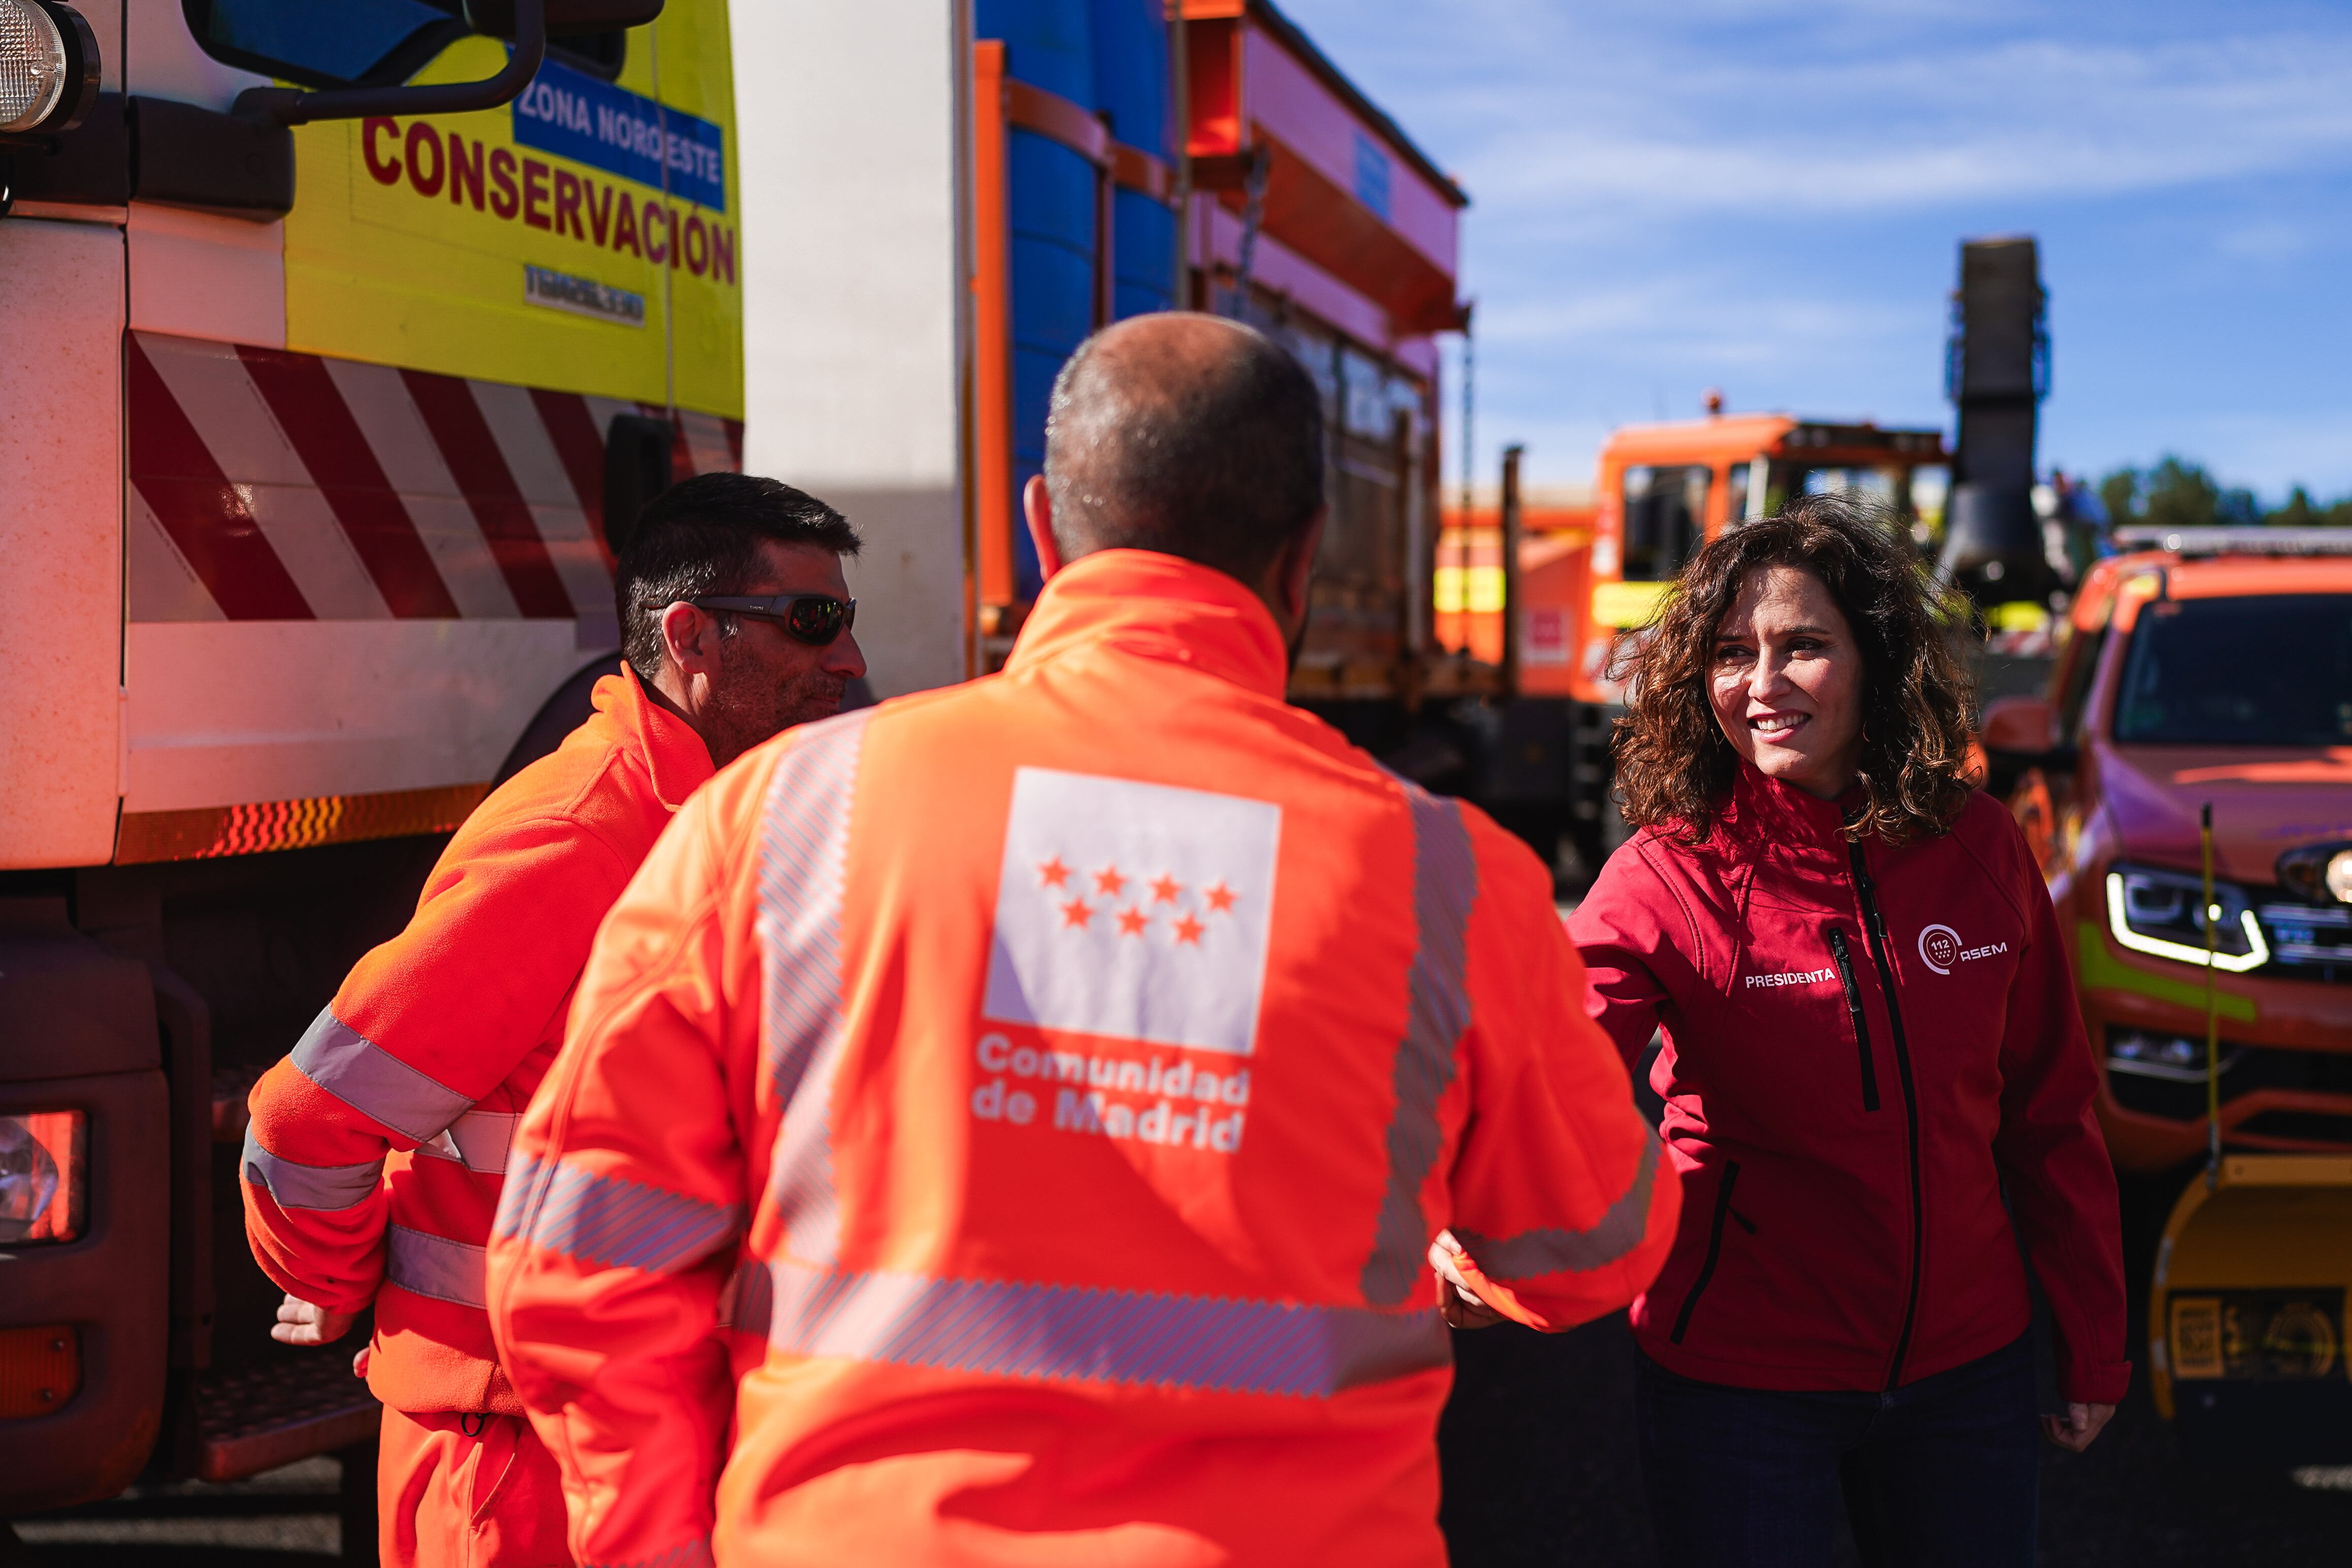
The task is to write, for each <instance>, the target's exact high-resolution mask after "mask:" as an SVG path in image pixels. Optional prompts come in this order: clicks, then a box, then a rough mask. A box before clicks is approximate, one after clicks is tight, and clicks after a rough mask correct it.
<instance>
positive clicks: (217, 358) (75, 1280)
mask: <svg viewBox="0 0 2352 1568" xmlns="http://www.w3.org/2000/svg"><path fill="white" fill-rule="evenodd" d="M0 83H5V84H8V90H13V91H15V92H16V98H15V99H0V174H4V175H5V185H6V195H5V202H6V211H5V216H0V301H5V304H0V541H5V548H6V554H7V557H8V562H9V565H8V570H7V571H6V573H5V575H0V657H5V660H6V662H7V664H8V666H9V667H10V669H11V671H12V672H13V675H14V679H13V680H12V681H11V684H10V685H11V700H10V703H9V711H8V714H7V716H6V718H5V721H0V788H5V790H6V793H7V796H8V800H9V807H8V810H7V811H6V812H5V814H0V1018H5V1023H0V1516H5V1515H6V1514H8V1513H12V1512H16V1511H22V1510H25V1509H28V1508H40V1507H50V1506H56V1505H59V1504H64V1503H69V1502H73V1501H77V1500H83V1499H89V1498H96V1497H103V1496H106V1495H109V1494H110V1493H112V1492H114V1491H116V1490H120V1489H121V1487H122V1486H123V1485H124V1484H125V1483H126V1482H128V1481H129V1480H131V1479H132V1478H133V1477H134V1476H135V1475H137V1474H138V1473H140V1471H141V1470H142V1468H144V1467H147V1466H148V1465H149V1464H150V1462H151V1458H152V1462H153V1464H154V1466H155V1467H156V1469H157V1470H158V1471H159V1472H170V1473H177V1474H194V1475H202V1476H205V1477H208V1478H212V1479H227V1478H231V1477H234V1476H237V1475H241V1474H246V1473H249V1472H251V1471H254V1470H257V1469H263V1468H267V1467H268V1466H269V1465H272V1464H275V1463H279V1462H283V1461H285V1460H287V1459H289V1458H298V1457H300V1456H301V1455H303V1454H305V1453H309V1452H314V1451H319V1450H321V1449H325V1448H335V1447H338V1446H341V1445H343V1444H348V1443H353V1442H359V1441H362V1440H365V1439H367V1438H368V1437H370V1436H371V1434H372V1431H373V1411H372V1409H371V1408H370V1407H369V1406H368V1403H367V1399H366V1395H365V1390H364V1387H363V1386H362V1385H359V1384H358V1383H357V1382H356V1381H355V1380H354V1379H353V1378H352V1376H351V1373H350V1369H349V1356H348V1354H345V1355H341V1356H337V1355H333V1354H324V1355H310V1356H303V1355H299V1354H295V1355H289V1354H284V1353H283V1347H278V1346H275V1345H273V1344H271V1343H269V1342H268V1338H267V1333H268V1323H269V1322H270V1319H271V1316H272V1304H273V1295H272V1292H271V1291H270V1290H269V1287H268V1283H267V1281H265V1280H263V1279H262V1277H261V1276H260V1275H259V1273H258V1271H257V1270H255V1269H254V1267H253V1265H252V1263H251V1261H250V1260H249V1259H248V1258H247V1256H246V1254H245V1244H244V1236H243V1230H242V1226H241V1224H240V1223H239V1221H238V1218H237V1196H236V1195H237V1181H236V1153H235V1147H234V1145H235V1144H236V1142H237V1141H238V1139H239V1137H240V1135H241V1120H242V1116H243V1094H244V1089H245V1087H246V1085H247V1083H248V1082H250V1081H251V1079H252V1078H253V1076H254V1075H255V1074H256V1073H257V1072H258V1071H259V1070H260V1068H261V1067H262V1066H263V1065H264V1064H266V1063H267V1062H268V1061H270V1060H272V1059H274V1058H275V1057H276V1056H277V1055H278V1054H279V1053H281V1052H282V1051H284V1050H286V1049H287V1045H288V1042H289V1040H292V1039H294V1038H295V1037H296V1035H297V1034H298V1033H299V1028H300V1019H301V1017H302V1016H303V1015H304V1014H305V1012H306V1011H307V1010H309V1009H310V1008H311V1007H312V1006H314V1005H315V1003H316V1001H317V999H318V998H320V997H323V996H325V995H326V994H328V993H329V992H330V991H331V989H332V988H333V986H334V984H335V982H336V980H337V979H338V978H339V977H340V976H341V972H342V970H343V969H344V968H345V967H347V966H348V965H349V964H350V963H351V962H352V959H353V958H354V957H355V956H357V955H358V954H359V953H360V952H362V951H363V950H364V949H365V948H366V947H367V946H369V945H371V944H372V943H373V942H374V941H376V940H379V939H381V938H382V937H383V936H386V935H388V934H389V933H390V932H391V931H393V930H395V929H397V928H398V927H399V925H401V924H402V923H403V922H404V919H405V917H406V913H407V908H408V906H409V905H410V904H412V903H413V901H414V899H415V893H416V890H417V888H418V886H419V885H420V883H421V882H422V879H423V875H424V873H425V870H426V868H427V867H428V866H429V865H430V863H431V862H432V859H433V857H434V855H435V853H436V852H437V849H438V847H439V844H440V841H441V839H440V837H439V835H442V834H445V833H446V831H448V830H450V829H451V828H453V827H454V826H455V825H456V824H457V822H458V821H461V820H462V819H463V818H464V817H465V815H466V813H467V810H470V809H471V808H472V806H473V805H474V803H475V802H477V801H478V800H480V799H481V798H482V796H483V794H484V793H485V792H486V791H487V790H488V789H489V788H490V787H491V786H492V784H493V783H494V782H495V781H496V780H498V779H499V778H501V777H502V776H503V775H504V774H506V773H508V772H510V771H512V770H513V769H514V768H516V767H518V766H520V763H521V762H522V761H524V760H527V759H528V758H530V756H532V755H535V754H536V752H537V751H538V750H541V749H544V748H545V747H547V746H548V745H549V744H551V741H552V739H553V737H554V736H555V735H556V734H559V733H560V732H561V730H562V728H563V727H565V724H566V722H567V716H568V714H569V713H570V711H571V706H572V705H573V704H576V702H577V700H578V696H579V694H580V692H581V691H582V689H583V686H584V684H585V683H586V681H587V680H588V679H589V678H590V677H592V676H593V674H595V673H597V672H599V671H601V670H603V669H605V668H608V667H609V666H610V664H611V662H612V659H613V656H614V650H615V649H616V647H617V635H616V632H617V628H616V624H615V620H614V608H613V598H612V561H613V548H614V543H615V542H616V540H617V538H619V537H620V533H619V530H620V528H622V527H623V526H624V525H625V520H626V519H627V518H628V517H631V516H633V515H634V508H635V507H636V505H638V504H639V503H640V502H641V501H642V500H643V499H644V498H645V497H646V495H648V494H649V493H651V492H652V491H653V490H656V489H658V488H659V487H660V486H662V485H664V484H666V483H667V482H668V481H669V479H670V478H671V477H673V476H683V475H685V474H687V473H690V472H697V471H701V470H706V469H712V468H726V467H731V466H734V465H737V464H739V463H740V454H741V443H742V431H743V426H742V423H741V421H742V413H743V374H742V356H741V341H742V331H741V322H742V315H743V308H742V298H743V277H742V267H743V250H742V243H741V223H740V194H739V187H738V183H737V171H736V160H735V152H736V147H735V136H734V130H733V121H734V114H733V95H734V75H733V65H732V60H731V57H730V49H729V40H728V29H727V19H726V11H725V7H724V5H721V4H718V3H716V0H673V3H672V4H670V5H667V6H666V7H665V6H664V5H662V4H661V3H660V0H546V3H544V4H542V0H511V3H509V4H506V5H496V6H493V5H483V4H479V3H478V4H476V5H473V7H472V8H471V9H470V11H468V10H466V9H464V8H461V7H459V6H457V5H454V4H452V5H431V4H425V3H421V0H418V3H412V0H386V3H384V4H379V5H369V6H363V7H361V6H353V7H343V6H337V7H326V6H320V5H312V4H308V3H306V0H186V3H185V4H182V3H180V0H77V3H76V4H74V5H60V4H54V3H51V0H0ZM28 83H29V84H30V85H29V86H27V85H26V84H28ZM535 721H536V722H535Z"/></svg>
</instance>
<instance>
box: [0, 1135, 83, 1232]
mask: <svg viewBox="0 0 2352 1568" xmlns="http://www.w3.org/2000/svg"><path fill="white" fill-rule="evenodd" d="M88 1205H89V1117H87V1116H86V1115H84V1114H83V1113H81V1112H79V1111H35V1112H32V1113H28V1114H17V1115H13V1116H0V1246H22V1245H25V1244H26V1243H30V1242H41V1241H71V1240H73V1239H75V1238H76V1237H78V1236H79V1235H80V1234H81V1233H82V1227H83V1226H84V1224H85V1223H86V1222H87V1215H86V1212H85V1211H86V1209H87V1207H88Z"/></svg>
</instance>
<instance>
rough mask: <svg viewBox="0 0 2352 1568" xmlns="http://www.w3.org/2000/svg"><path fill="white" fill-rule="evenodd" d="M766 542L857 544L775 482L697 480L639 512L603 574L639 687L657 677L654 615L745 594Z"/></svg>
mask: <svg viewBox="0 0 2352 1568" xmlns="http://www.w3.org/2000/svg"><path fill="white" fill-rule="evenodd" d="M770 540H773V541H774V542H776V543H778V544H786V545H814V546H816V547H817V548H818V549H829V550H831V551H832V552H833V553H834V554H835V555H856V553H857V552H858V550H859V549H861V548H862V547H863V546H864V544H865V541H864V540H863V539H861V538H858V537H857V530H856V528H851V527H850V526H849V519H848V518H846V517H843V516H842V515H841V514H840V513H839V512H836V511H835V510H834V509H833V508H832V507H828V506H826V505H825V504H824V502H823V501H820V500H818V499H817V498H816V497H814V496H812V495H810V494H808V493H807V492H806V491H803V490H795V489H793V487H792V486H790V485H787V484H785V483H784V482H783V481H782V480H781V479H763V478H761V477H760V476H756V475H751V474H698V475H696V476H694V477H693V478H691V479H686V480H681V481H680V482H679V483H677V484H675V485H672V486H670V487H669V488H668V489H667V490H664V491H663V492H662V493H661V494H660V495H658V496H656V497H654V498H653V499H652V500H650V501H648V502H646V507H645V510H644V511H642V512H640V513H638V514H637V522H636V527H635V528H633V529H631V530H630V532H629V536H628V542H627V543H626V544H625V545H623V546H622V547H621V559H620V561H619V563H618V565H617V566H616V567H615V569H614V572H613V606H614V612H615V613H616V614H618V615H619V617H620V621H621V656H622V657H623V658H625V659H626V660H628V662H629V665H630V667H631V668H632V669H634V670H635V671H636V672H637V674H638V676H639V678H640V679H643V680H646V681H651V680H652V679H653V678H654V677H655V676H656V675H657V674H660V673H661V664H662V639H661V617H662V612H663V611H665V610H667V609H668V608H669V607H670V606H671V605H673V604H676V603H677V601H679V600H682V599H696V598H699V597H701V596H702V595H704V594H708V593H741V592H743V591H746V590H747V589H749V588H750V587H751V581H752V578H753V576H754V574H755V573H756V572H757V571H758V570H759V564H760V547H761V545H762V544H764V543H766V542H768V541H770ZM734 626H735V622H734V618H733V617H731V616H728V615H720V616H719V628H720V632H721V634H722V635H732V634H733V632H734Z"/></svg>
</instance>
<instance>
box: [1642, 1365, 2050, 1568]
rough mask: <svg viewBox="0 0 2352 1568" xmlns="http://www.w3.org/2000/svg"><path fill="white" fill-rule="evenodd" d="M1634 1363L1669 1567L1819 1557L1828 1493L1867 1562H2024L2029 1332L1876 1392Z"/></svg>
mask: <svg viewBox="0 0 2352 1568" xmlns="http://www.w3.org/2000/svg"><path fill="white" fill-rule="evenodd" d="M1634 1363H1635V1364H1634V1372H1633V1406H1634V1416H1635V1422H1636V1425H1637V1426H1638V1427H1639V1428H1640V1434H1641V1443H1642V1479H1643V1482H1644V1484H1645V1485H1646V1486H1647V1488H1648V1490H1649V1493H1650V1519H1651V1522H1652V1523H1653V1525H1654V1527H1655V1529H1656V1531H1657V1535H1658V1553H1659V1557H1660V1560H1661V1561H1662V1562H1664V1563H1666V1564H1667V1565H1668V1568H1825V1565H1826V1564H1827V1563H1828V1562H1829V1560H1830V1542H1831V1539H1832V1533H1833V1531H1834V1530H1835V1528H1836V1518H1837V1503H1838V1495H1839V1493H1840V1492H1841V1491H1843V1493H1844V1496H1845V1506H1846V1516H1847V1518H1848V1519H1849V1520H1850V1521H1852V1523H1853V1538H1854V1543H1855V1544H1856V1545H1857V1546H1858V1547H1860V1548H1861V1551H1862V1560H1863V1562H1864V1563H1868V1564H1870V1565H1871V1568H1930V1565H1938V1568H1940V1565H1942V1564H1950V1565H1951V1568H2011V1565H2014V1568H2030V1565H2031V1564H2032V1562H2033V1527H2034V1515H2035V1511H2036V1505H2037V1501H2038V1500H2037V1497H2036V1490H2035V1479H2034V1478H2035V1469H2036V1460H2037V1457H2038V1448H2037V1446H2036V1445H2037V1440H2038V1437H2039V1428H2038V1425H2037V1423H2036V1422H2035V1420H2034V1413H2033V1346H2032V1335H2031V1334H2028V1335H2025V1336H2024V1337H2022V1338H2021V1339H2019V1340H2018V1341H2017V1343H2014V1344H2012V1345H2011V1346H2009V1348H2007V1349H2006V1350H1998V1351H1995V1352H1994V1353H1993V1354H1990V1355H1988V1356H1986V1357H1984V1358H1983V1359H1981V1360H1979V1361H1972V1362H1969V1364H1967V1365H1965V1366H1956V1367H1954V1368H1953V1369H1952V1370H1951V1371H1949V1372H1939V1373H1937V1375H1935V1376H1933V1377H1927V1378H1923V1379H1921V1380H1920V1381H1919V1382H1917V1383H1914V1384H1912V1385H1909V1386H1907V1387H1904V1388H1898V1389H1895V1391H1894V1392H1893V1393H1890V1394H1846V1393H1833V1394H1780V1393H1773V1392H1769V1391H1767V1390H1763V1389H1756V1388H1730V1387H1726V1386H1725V1385H1721V1384H1717V1383H1697V1382H1694V1381H1693V1380H1691V1379H1690V1378H1687V1377H1679V1376H1676V1375H1675V1374H1673V1373H1671V1372H1668V1371H1667V1370H1666V1369H1665V1368H1664V1367H1663V1366H1660V1365H1659V1364H1657V1363H1656V1362H1654V1361H1652V1360H1651V1359H1650V1358H1649V1357H1648V1356H1646V1355H1643V1354H1640V1353H1639V1352H1636V1353H1635V1355H1634Z"/></svg>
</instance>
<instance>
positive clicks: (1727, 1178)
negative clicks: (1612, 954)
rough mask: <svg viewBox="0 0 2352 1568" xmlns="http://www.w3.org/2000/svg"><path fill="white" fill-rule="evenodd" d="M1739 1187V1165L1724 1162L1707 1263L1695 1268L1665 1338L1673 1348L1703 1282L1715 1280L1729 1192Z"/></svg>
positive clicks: (1702, 1289) (1703, 1291)
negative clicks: (1673, 1329)
mask: <svg viewBox="0 0 2352 1568" xmlns="http://www.w3.org/2000/svg"><path fill="white" fill-rule="evenodd" d="M1738 1185H1739V1162H1738V1160H1727V1161H1725V1162H1724V1166H1723V1181H1722V1183H1721V1185H1719V1186H1717V1187H1716V1189H1715V1222H1714V1223H1713V1224H1712V1225H1710V1226H1708V1227H1707V1231H1706V1261H1705V1262H1703V1263H1701V1264H1700V1265H1699V1266H1698V1278H1697V1279H1696V1280H1693V1281H1691V1288H1690V1294H1689V1295H1687V1296H1685V1297H1684V1298H1683V1310H1682V1311H1681V1312H1676V1313H1675V1332H1674V1333H1671V1334H1669V1335H1667V1336H1666V1337H1667V1339H1668V1340H1669V1341H1670V1342H1671V1343H1675V1344H1680V1343H1683V1335H1684V1333H1686V1332H1687V1331H1688V1330H1689V1328H1690V1320H1691V1309H1692V1308H1693V1307H1696V1306H1697V1305H1698V1299H1699V1297H1701V1296H1702V1295H1705V1294H1706V1282H1707V1281H1709V1280H1712V1279H1714V1278H1715V1265H1716V1260H1717V1259H1719V1258H1721V1257H1722V1256H1723V1221H1724V1219H1725V1218H1726V1217H1727V1216H1728V1215H1729V1214H1730V1213H1731V1189H1732V1188H1733V1187H1735V1186H1738ZM1741 1223H1742V1224H1743V1225H1744V1224H1745V1223H1746V1222H1745V1221H1744V1220H1743V1221H1742V1222H1741Z"/></svg>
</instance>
